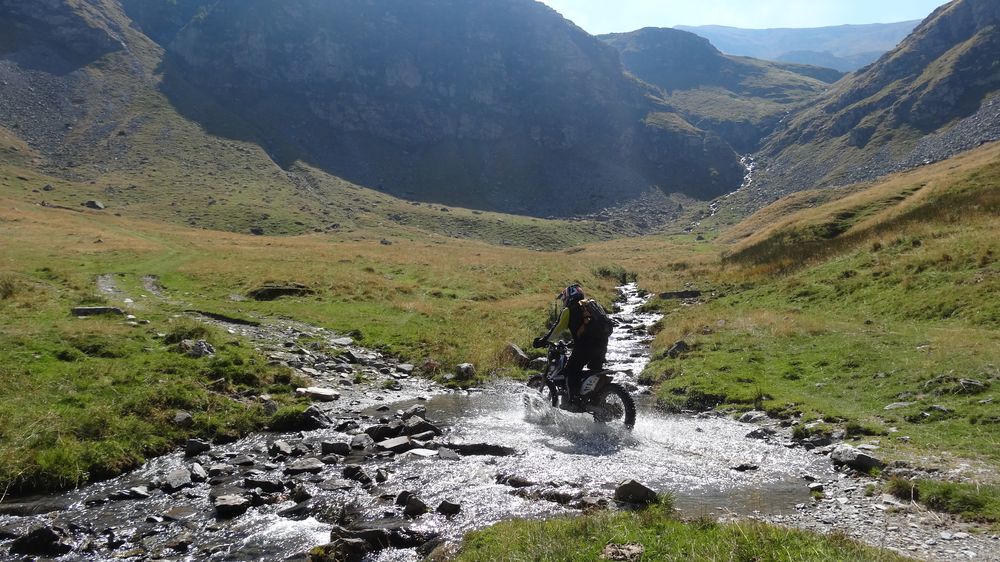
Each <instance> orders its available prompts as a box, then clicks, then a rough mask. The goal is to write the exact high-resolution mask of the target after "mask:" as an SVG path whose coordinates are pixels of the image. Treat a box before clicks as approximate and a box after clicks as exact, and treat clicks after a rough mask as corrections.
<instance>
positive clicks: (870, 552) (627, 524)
mask: <svg viewBox="0 0 1000 562" xmlns="http://www.w3.org/2000/svg"><path fill="white" fill-rule="evenodd" d="M608 544H619V545H622V544H639V545H642V547H643V549H644V552H643V554H642V559H643V560H705V561H707V560H754V561H779V560H780V561H792V560H795V561H798V560H809V561H820V560H824V561H831V562H832V561H834V560H859V561H860V560H867V561H884V562H888V561H895V560H906V558H903V557H900V556H898V555H895V554H893V553H890V552H888V551H884V550H878V549H875V548H870V547H866V546H862V545H860V544H859V543H856V542H854V541H852V540H850V539H848V538H846V537H844V536H843V535H837V534H834V535H819V534H814V533H808V532H805V531H798V530H793V529H783V528H780V527H774V526H771V525H767V524H764V523H759V522H752V521H739V522H735V523H718V522H715V521H713V520H710V519H698V520H694V521H682V520H680V519H678V518H676V517H675V516H673V515H672V514H671V513H670V511H669V510H667V509H665V508H662V507H654V508H651V509H648V510H644V511H638V512H618V513H598V514H592V515H585V516H582V517H573V518H570V517H561V518H556V519H551V520H548V521H524V520H514V521H506V522H503V523H499V524H497V525H494V526H492V527H490V528H488V529H485V530H482V531H475V532H472V533H470V534H468V535H467V536H466V538H465V540H464V541H463V542H462V545H461V550H460V551H459V552H458V554H457V555H456V556H455V557H454V560H456V561H458V562H473V561H487V560H489V561H491V562H492V561H510V562H513V561H520V560H539V561H543V560H544V561H556V560H559V561H574V560H580V561H584V560H586V561H591V560H600V559H601V553H602V551H603V550H604V548H605V546H606V545H608Z"/></svg>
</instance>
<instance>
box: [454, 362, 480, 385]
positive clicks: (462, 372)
mask: <svg viewBox="0 0 1000 562" xmlns="http://www.w3.org/2000/svg"><path fill="white" fill-rule="evenodd" d="M475 376H476V367H475V365H473V364H472V363H459V364H458V365H456V366H455V378H456V379H458V380H460V381H467V380H469V379H472V378H473V377H475Z"/></svg>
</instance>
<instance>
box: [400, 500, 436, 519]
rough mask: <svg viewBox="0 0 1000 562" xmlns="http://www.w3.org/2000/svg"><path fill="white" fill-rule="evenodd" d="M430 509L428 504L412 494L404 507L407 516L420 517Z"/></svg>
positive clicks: (404, 513)
mask: <svg viewBox="0 0 1000 562" xmlns="http://www.w3.org/2000/svg"><path fill="white" fill-rule="evenodd" d="M428 511H430V508H428V507H427V504H425V503H424V502H423V501H422V500H421V499H420V498H418V497H417V496H414V495H410V497H409V498H407V499H406V506H404V507H403V515H405V516H407V517H420V516H421V515H423V514H425V513H427V512H428Z"/></svg>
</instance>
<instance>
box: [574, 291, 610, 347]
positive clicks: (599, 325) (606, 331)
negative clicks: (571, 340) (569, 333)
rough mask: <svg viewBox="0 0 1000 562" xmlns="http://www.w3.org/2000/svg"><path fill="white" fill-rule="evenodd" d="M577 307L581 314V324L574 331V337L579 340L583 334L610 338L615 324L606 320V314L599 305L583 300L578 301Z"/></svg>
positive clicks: (592, 300)
mask: <svg viewBox="0 0 1000 562" xmlns="http://www.w3.org/2000/svg"><path fill="white" fill-rule="evenodd" d="M579 305H580V312H582V313H583V322H582V323H581V324H580V327H579V328H577V330H576V337H577V338H580V337H581V336H583V335H584V333H587V334H589V335H591V336H596V335H600V336H604V337H611V332H613V331H614V329H615V324H614V322H612V321H611V319H610V318H608V313H607V312H604V308H603V307H601V304H600V303H599V302H597V301H595V300H594V299H584V300H581V301H579Z"/></svg>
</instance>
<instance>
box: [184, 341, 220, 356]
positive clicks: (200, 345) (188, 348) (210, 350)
mask: <svg viewBox="0 0 1000 562" xmlns="http://www.w3.org/2000/svg"><path fill="white" fill-rule="evenodd" d="M177 348H178V350H180V352H181V353H183V354H184V355H187V356H188V357H194V358H195V359H198V358H201V357H211V356H213V355H215V348H214V347H212V344H210V343H208V342H207V341H205V340H181V343H179V344H177Z"/></svg>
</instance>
